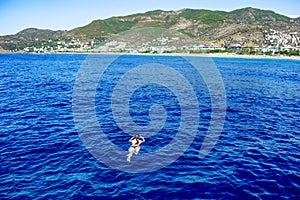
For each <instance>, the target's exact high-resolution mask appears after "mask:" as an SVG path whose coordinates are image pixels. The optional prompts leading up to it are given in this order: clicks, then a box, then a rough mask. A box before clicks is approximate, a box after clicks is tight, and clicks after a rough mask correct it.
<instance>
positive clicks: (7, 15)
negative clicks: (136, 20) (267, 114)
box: [0, 0, 300, 35]
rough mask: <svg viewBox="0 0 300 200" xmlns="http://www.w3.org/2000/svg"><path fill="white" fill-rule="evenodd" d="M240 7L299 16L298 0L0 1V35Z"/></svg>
mask: <svg viewBox="0 0 300 200" xmlns="http://www.w3.org/2000/svg"><path fill="white" fill-rule="evenodd" d="M244 7H254V8H259V9H264V10H273V11H275V12H277V13H279V14H283V15H286V16H289V17H300V9H299V8H300V1H299V0H0V35H9V34H15V33H17V32H19V31H21V30H23V29H25V28H40V29H52V30H70V29H73V28H76V27H80V26H84V25H87V24H89V23H90V22H91V21H93V20H95V19H106V18H109V17H112V16H124V15H128V14H134V13H143V12H146V11H150V10H156V9H162V10H180V9H183V8H193V9H210V10H224V11H232V10H235V9H239V8H244Z"/></svg>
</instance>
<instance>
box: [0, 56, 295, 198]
mask: <svg viewBox="0 0 300 200" xmlns="http://www.w3.org/2000/svg"><path fill="white" fill-rule="evenodd" d="M99 56H100V57H101V55H99ZM86 58H87V55H3V54H2V55H0V144H1V148H0V155H1V157H0V158H1V165H0V198H1V199H58V198H59V199H62V198H65V199H75V198H79V199H84V198H91V199H111V198H114V199H297V198H298V197H299V194H300V167H299V163H300V156H299V155H300V148H299V147H300V114H299V113H300V95H299V94H300V75H299V74H300V62H299V61H296V60H279V59H238V58H235V59H232V58H213V60H214V62H215V64H216V66H217V68H218V69H219V71H220V73H221V75H222V77H223V80H224V86H225V90H226V96H227V99H226V101H227V110H226V120H225V124H224V128H223V131H222V134H221V136H220V138H219V140H218V142H217V144H216V145H215V147H214V149H213V150H212V151H211V152H209V154H208V155H207V156H206V157H205V158H203V159H200V158H199V157H198V153H199V149H200V147H201V144H202V142H203V138H204V136H205V133H206V132H207V130H208V125H209V122H210V114H211V106H210V99H209V95H208V94H207V92H208V90H207V89H206V86H205V84H204V83H203V82H202V81H201V80H200V79H199V80H192V82H193V83H194V85H195V86H196V87H197V88H195V91H196V92H197V97H198V99H199V109H200V114H199V115H200V121H199V128H198V132H197V135H196V137H195V138H194V140H193V142H192V144H191V145H190V147H189V148H188V149H187V151H186V152H185V153H184V154H183V155H182V156H181V157H180V158H179V159H177V160H176V161H175V162H173V163H172V164H170V165H168V166H166V167H164V168H162V169H160V170H157V171H153V172H150V173H141V174H135V173H127V172H122V171H119V170H115V169H112V168H110V167H109V166H106V165H104V164H102V163H101V162H99V160H97V159H96V158H95V157H93V156H92V155H91V153H90V152H89V151H88V150H87V148H86V146H85V145H84V143H83V142H82V140H80V137H79V135H78V132H77V129H76V126H75V122H74V116H73V113H72V96H73V87H74V83H75V79H76V77H77V73H78V70H79V68H80V66H81V64H82V63H83V61H84V60H85V59H86ZM149 59H151V60H152V62H156V63H169V64H170V65H173V66H174V68H175V69H176V70H179V71H180V73H183V74H185V76H186V77H188V78H190V80H191V79H192V77H193V76H192V74H193V71H192V70H191V71H189V69H187V68H188V67H189V66H182V65H178V62H179V61H180V58H178V57H168V56H162V57H161V56H124V57H122V59H120V60H119V62H117V63H115V65H114V67H112V68H109V69H108V70H107V72H106V74H105V76H104V78H103V79H102V83H103V84H104V83H105V87H103V89H101V88H98V89H97V91H96V97H95V99H96V101H95V111H96V114H97V120H98V122H99V124H100V125H102V127H103V131H104V132H105V134H106V135H107V137H108V138H109V139H110V140H111V141H112V142H113V144H115V145H116V146H118V147H119V148H120V149H122V150H124V151H126V150H127V148H128V143H127V141H128V139H129V138H128V137H129V136H128V135H127V134H124V133H123V132H122V130H121V129H120V128H119V127H118V126H117V125H116V123H115V121H114V118H113V115H112V113H111V108H110V98H109V95H110V94H111V91H112V90H113V87H114V85H115V84H116V80H117V77H119V76H121V75H122V74H121V73H120V72H122V70H125V71H126V70H127V69H129V68H130V67H132V66H130V64H128V63H131V62H132V60H134V62H135V64H136V63H139V62H141V63H143V62H145V60H149ZM176 63H177V64H176ZM151 102H152V103H153V102H155V103H163V104H164V105H166V115H167V118H166V124H165V125H164V127H163V129H162V130H161V131H160V133H159V134H157V135H155V136H153V137H151V138H148V139H147V140H146V142H145V143H144V144H143V146H142V149H141V152H140V153H141V154H140V155H138V156H135V157H133V159H135V161H138V159H139V158H143V155H145V153H148V152H152V151H155V150H159V149H161V148H163V147H164V146H165V145H168V144H169V143H170V141H171V140H172V138H173V137H175V136H176V132H177V130H178V127H179V121H180V114H181V111H180V105H179V103H178V100H177V99H176V95H175V94H174V93H173V92H172V91H170V90H168V89H166V88H163V87H160V86H158V85H150V86H145V87H142V88H140V89H139V90H138V91H136V92H135V93H133V95H132V97H131V104H130V105H131V108H130V114H131V117H132V120H133V121H135V122H136V123H137V124H139V125H147V124H149V121H150V117H149V107H151ZM103 148H104V147H103ZM104 149H105V148H104ZM104 153H107V152H104ZM108 156H109V154H108ZM113 159H114V158H112V160H113Z"/></svg>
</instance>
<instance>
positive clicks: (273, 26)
mask: <svg viewBox="0 0 300 200" xmlns="http://www.w3.org/2000/svg"><path fill="white" fill-rule="evenodd" d="M146 27H157V28H163V29H168V30H172V33H173V34H174V37H175V35H177V33H182V34H184V35H186V36H187V37H190V38H191V39H192V40H194V41H197V42H199V43H201V44H214V45H218V46H226V45H229V44H232V43H238V44H241V45H242V46H248V47H254V46H265V45H269V43H277V45H292V46H299V44H300V41H299V38H298V37H299V32H298V31H299V30H300V20H299V18H298V19H292V18H289V17H287V16H283V15H280V14H278V13H275V12H273V11H270V10H260V9H256V8H250V7H248V8H242V9H238V10H234V11H231V12H225V11H212V10H198V9H182V10H178V11H163V10H154V11H149V12H146V13H137V14H133V15H128V16H120V17H111V18H108V19H105V20H94V21H92V22H91V23H90V24H87V25H86V26H83V27H78V28H74V29H72V30H69V31H51V30H39V29H33V28H30V29H25V30H23V31H21V32H19V33H17V34H15V35H9V36H1V37H0V47H1V48H2V49H4V50H22V49H24V48H26V47H29V48H30V47H36V46H41V47H45V45H47V48H48V47H49V48H50V49H51V48H52V49H54V50H55V48H56V49H57V48H58V47H59V44H60V43H61V44H64V45H65V46H64V47H63V46H60V48H65V47H66V44H70V45H71V46H74V45H75V46H76V45H79V46H88V48H93V46H97V45H99V44H101V42H103V41H105V40H109V39H110V38H112V37H116V36H118V34H120V33H122V32H124V31H129V30H135V29H137V28H146ZM140 30H142V29H140ZM273 30H275V31H277V32H279V35H283V34H285V35H287V38H283V40H286V41H285V42H284V44H281V43H278V42H280V41H282V38H277V39H276V38H272V39H271V42H270V40H266V37H267V36H268V37H269V36H270V34H271V33H272V31H273ZM273 32H274V31H273ZM281 33H283V34H281ZM291 35H292V37H291V38H289V37H290V36H291ZM170 37H171V36H170ZM269 38H270V37H269ZM293 38H296V39H293ZM276 40H278V41H276ZM128 42H135V41H128Z"/></svg>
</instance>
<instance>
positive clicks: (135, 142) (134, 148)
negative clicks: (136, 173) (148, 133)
mask: <svg viewBox="0 0 300 200" xmlns="http://www.w3.org/2000/svg"><path fill="white" fill-rule="evenodd" d="M129 142H131V146H130V147H129V149H128V151H129V153H128V155H127V161H128V162H130V161H131V157H132V155H133V154H135V155H137V154H138V153H139V151H140V149H141V147H140V145H141V144H142V143H143V142H145V139H144V137H142V136H140V135H139V134H136V135H135V136H134V137H132V138H130V140H129Z"/></svg>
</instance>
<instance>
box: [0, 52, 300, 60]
mask: <svg viewBox="0 0 300 200" xmlns="http://www.w3.org/2000/svg"><path fill="white" fill-rule="evenodd" d="M1 54H2V55H4V54H8V55H13V54H16V55H55V54H58V55H59V54H70V55H71V54H74V55H76V54H78V55H80V54H82V55H84V54H85V55H97V54H99V55H141V56H182V57H184V56H194V57H211V58H214V57H215V58H245V59H282V60H284V59H285V60H300V56H284V55H275V56H268V55H247V54H234V53H162V54H152V53H121V52H55V53H22V52H20V53H18V52H16V53H15V52H13V53H12V52H0V55H1Z"/></svg>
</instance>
